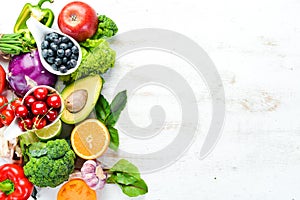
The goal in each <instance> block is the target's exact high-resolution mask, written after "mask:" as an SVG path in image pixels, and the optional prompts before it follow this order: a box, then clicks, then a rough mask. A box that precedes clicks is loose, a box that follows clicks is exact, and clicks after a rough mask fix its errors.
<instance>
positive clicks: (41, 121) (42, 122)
mask: <svg viewBox="0 0 300 200" xmlns="http://www.w3.org/2000/svg"><path fill="white" fill-rule="evenodd" d="M32 122H33V125H34V127H35V128H36V129H42V128H44V127H45V126H46V125H47V120H46V119H45V118H41V119H40V118H38V117H34V118H33V119H32Z"/></svg>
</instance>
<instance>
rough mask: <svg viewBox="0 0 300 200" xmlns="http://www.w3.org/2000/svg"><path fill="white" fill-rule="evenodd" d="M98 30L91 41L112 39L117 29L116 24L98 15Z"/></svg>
mask: <svg viewBox="0 0 300 200" xmlns="http://www.w3.org/2000/svg"><path fill="white" fill-rule="evenodd" d="M98 21H99V24H98V30H97V32H96V33H95V35H94V36H93V37H92V39H99V38H102V37H108V38H109V37H112V36H114V35H115V34H116V33H117V32H118V27H117V25H116V23H115V22H114V21H113V20H112V19H110V18H108V17H106V16H105V15H99V16H98Z"/></svg>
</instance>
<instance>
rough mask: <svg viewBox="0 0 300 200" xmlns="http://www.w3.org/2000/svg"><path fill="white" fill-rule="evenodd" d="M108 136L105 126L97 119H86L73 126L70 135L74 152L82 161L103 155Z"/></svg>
mask: <svg viewBox="0 0 300 200" xmlns="http://www.w3.org/2000/svg"><path fill="white" fill-rule="evenodd" d="M109 142H110V135H109V132H108V130H107V128H106V126H105V125H104V124H103V123H102V122H100V121H99V120H97V119H87V120H85V121H83V122H82V123H80V124H78V125H77V126H75V128H74V129H73V131H72V134H71V144H72V147H73V150H74V152H75V153H76V154H77V155H78V156H79V157H81V158H83V159H96V158H98V157H100V156H101V155H102V154H104V153H105V151H106V150H107V148H108V146H109Z"/></svg>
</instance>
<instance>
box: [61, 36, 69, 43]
mask: <svg viewBox="0 0 300 200" xmlns="http://www.w3.org/2000/svg"><path fill="white" fill-rule="evenodd" d="M61 41H62V42H63V43H66V44H67V43H68V42H69V41H70V39H69V38H68V37H67V36H62V37H61Z"/></svg>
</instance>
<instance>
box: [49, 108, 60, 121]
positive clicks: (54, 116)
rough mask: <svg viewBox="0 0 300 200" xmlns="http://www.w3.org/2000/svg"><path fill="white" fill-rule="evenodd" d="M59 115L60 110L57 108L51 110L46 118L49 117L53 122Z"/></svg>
mask: <svg viewBox="0 0 300 200" xmlns="http://www.w3.org/2000/svg"><path fill="white" fill-rule="evenodd" d="M57 116H58V112H57V111H56V110H49V111H48V113H47V115H46V118H47V119H48V121H49V122H53V121H54V120H55V119H56V118H57Z"/></svg>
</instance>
